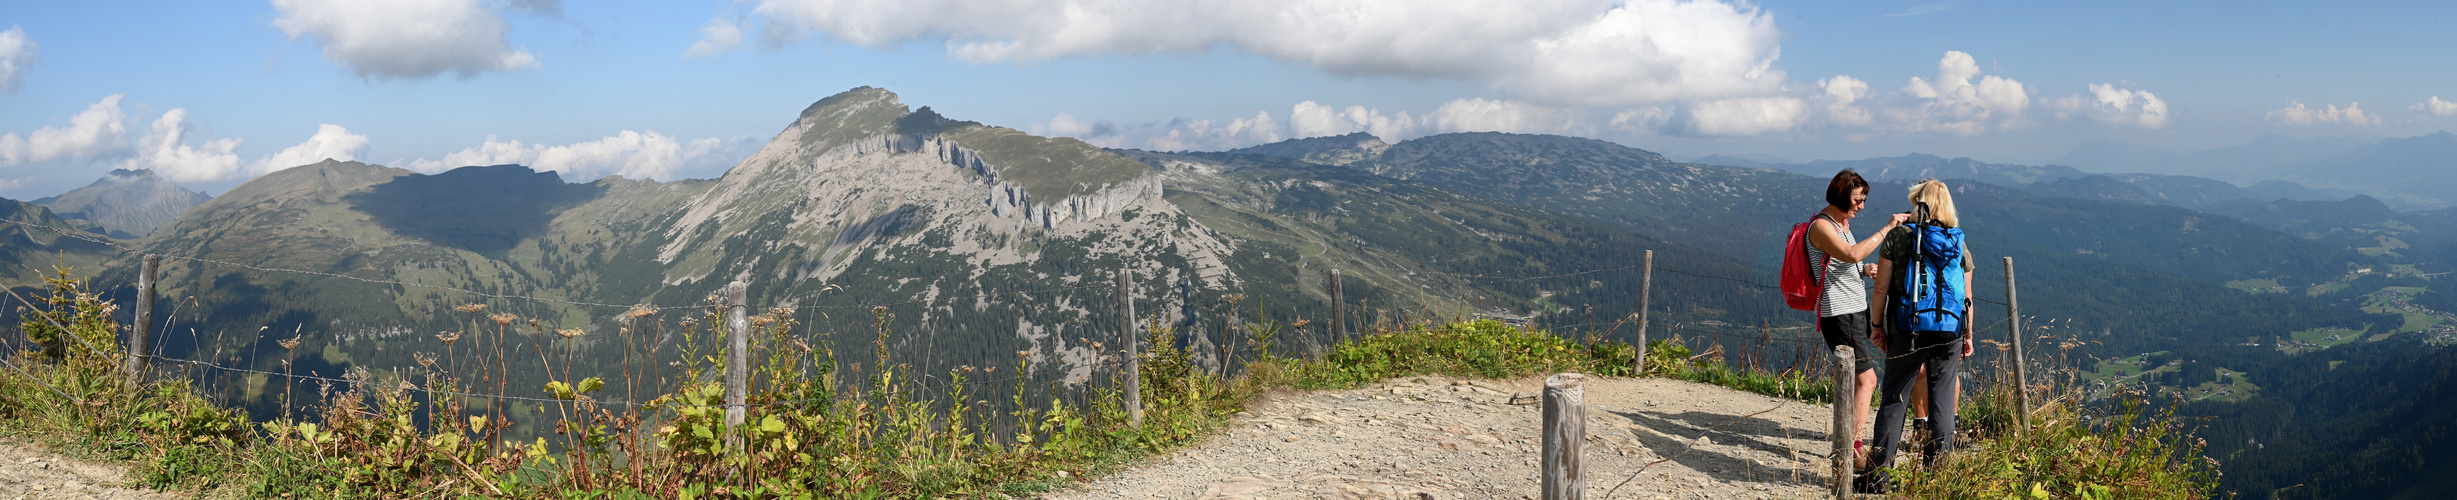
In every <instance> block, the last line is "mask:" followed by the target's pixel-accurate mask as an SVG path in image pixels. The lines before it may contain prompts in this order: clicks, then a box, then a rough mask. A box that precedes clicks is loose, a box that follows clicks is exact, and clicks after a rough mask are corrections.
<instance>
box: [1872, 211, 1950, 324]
mask: <svg viewBox="0 0 2457 500" xmlns="http://www.w3.org/2000/svg"><path fill="white" fill-rule="evenodd" d="M1904 229H1910V230H1911V238H1912V245H1911V259H1910V261H1909V262H1899V263H1896V265H1900V266H1904V269H1903V274H1902V277H1901V279H1900V280H1897V281H1896V282H1895V284H1894V289H1893V290H1889V291H1888V292H1887V297H1888V299H1889V300H1888V301H1889V302H1890V304H1888V307H1887V308H1886V311H1887V312H1888V313H1889V314H1888V315H1887V316H1888V318H1887V320H1888V321H1892V322H1893V323H1894V324H1897V325H1902V326H1901V328H1902V330H1903V331H1910V332H1947V333H1956V334H1959V333H1961V332H1962V322H1963V320H1964V319H1965V318H1963V317H1962V312H1963V310H1964V307H1965V305H1964V304H1965V302H1964V299H1965V298H1966V297H1968V296H1969V293H1968V291H1969V290H1970V289H1969V288H1968V286H1967V284H1966V283H1963V279H1962V259H1963V255H1962V229H1960V228H1952V227H1945V226H1942V225H1938V224H1935V223H1934V222H1933V221H1931V222H1920V223H1911V224H1905V225H1904Z"/></svg>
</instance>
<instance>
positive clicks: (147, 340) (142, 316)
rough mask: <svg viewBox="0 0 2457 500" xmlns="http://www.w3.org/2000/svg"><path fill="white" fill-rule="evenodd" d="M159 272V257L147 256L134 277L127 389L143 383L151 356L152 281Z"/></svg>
mask: <svg viewBox="0 0 2457 500" xmlns="http://www.w3.org/2000/svg"><path fill="white" fill-rule="evenodd" d="M161 272H162V256H160V255H153V254H146V255H145V265H144V266H143V267H142V268H140V269H139V272H138V273H137V303H136V325H133V326H135V328H131V329H129V331H128V363H127V365H126V367H125V370H126V371H127V372H128V386H130V387H135V386H136V385H137V384H141V383H144V382H145V365H146V364H147V363H148V362H149V361H151V360H150V359H149V358H147V356H149V355H151V354H153V333H154V278H155V276H156V275H158V274H160V273H161Z"/></svg>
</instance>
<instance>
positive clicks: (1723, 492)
mask: <svg viewBox="0 0 2457 500" xmlns="http://www.w3.org/2000/svg"><path fill="white" fill-rule="evenodd" d="M1419 380H1421V381H1422V382H1419ZM1542 384H1543V379H1542V378H1527V379H1519V380H1499V381H1495V380H1456V379H1450V378H1444V377H1431V376H1428V377H1411V378H1407V379H1401V380H1394V381H1389V382H1385V383H1382V384H1377V385H1374V386H1372V387H1367V388H1363V389H1356V390H1346V391H1314V392H1304V393H1283V394H1274V395H1271V396H1269V397H1266V398H1265V399H1264V401H1262V402H1260V403H1258V404H1256V405H1255V406H1254V408H1253V409H1251V410H1250V411H1249V412H1247V413H1243V414H1240V415H1239V416H1238V418H1237V419H1236V421H1235V422H1234V423H1233V424H1231V426H1230V429H1229V430H1228V431H1227V432H1225V433H1223V434H1222V435H1219V436H1217V437H1214V438H1212V439H1211V440H1210V441H1208V442H1205V443H1202V444H1199V445H1196V446H1194V447H1191V448H1188V449H1184V450H1180V451H1178V452H1176V453H1172V454H1169V455H1166V456H1161V457H1155V458H1153V459H1150V460H1147V461H1145V462H1143V463H1140V464H1135V465H1133V466H1132V467H1131V468H1130V470H1128V471H1125V472H1121V473H1118V474H1115V475H1112V476H1109V477H1104V478H1100V479H1098V480H1094V481H1091V482H1088V483H1084V484H1082V485H1079V487H1077V488H1074V489H1072V490H1069V491H1060V492H1056V493H1052V494H1049V495H1046V496H1045V497H1044V498H1050V499H1068V500H1072V499H1121V498H1134V499H1142V498H1173V499H1174V498H1197V499H1298V498H1304V499H1316V498H1321V499H1418V498H1440V499H1449V498H1466V499H1485V498H1494V499H1515V498H1534V497H1535V495H1536V494H1537V493H1538V491H1537V490H1538V488H1539V483H1538V481H1539V480H1538V478H1537V472H1538V471H1537V469H1538V467H1537V463H1538V460H1539V459H1538V452H1539V450H1540V448H1541V447H1542V446H1543V440H1542V437H1541V435H1540V434H1539V432H1540V431H1541V429H1542V426H1543V423H1542V422H1540V421H1539V420H1538V413H1539V411H1540V410H1539V407H1540V405H1539V404H1515V405H1514V404H1511V402H1512V399H1513V395H1520V396H1521V397H1520V398H1519V402H1521V403H1527V402H1530V401H1533V400H1534V399H1535V398H1534V397H1533V396H1534V395H1536V394H1539V393H1540V389H1541V388H1542ZM1586 398H1587V435H1588V441H1587V444H1586V455H1585V458H1586V474H1587V490H1588V492H1587V498H1591V499H1598V500H1603V499H1604V498H1605V493H1606V492H1607V491H1609V490H1611V489H1612V488H1613V486H1614V485H1615V484H1619V483H1621V482H1622V481H1623V480H1625V479H1631V477H1632V476H1633V475H1634V474H1635V475H1636V479H1634V480H1630V481H1629V482H1628V484H1626V485H1623V486H1621V489H1620V491H1619V492H1617V493H1613V494H1612V498H1617V499H1618V498H1630V499H1657V498H1664V499H1686V498H1808V497H1815V496H1819V494H1820V493H1821V492H1822V491H1823V489H1822V488H1823V485H1824V484H1826V483H1825V480H1826V475H1825V473H1824V472H1823V471H1824V470H1825V469H1824V468H1823V465H1824V464H1826V463H1827V462H1826V453H1827V452H1826V450H1827V449H1828V445H1827V444H1826V441H1825V439H1826V431H1825V429H1826V428H1827V426H1828V425H1829V424H1828V422H1829V421H1830V420H1829V419H1830V418H1831V417H1829V415H1832V413H1830V411H1829V410H1828V409H1827V407H1826V406H1823V405H1814V404H1808V403H1802V402H1799V401H1790V400H1781V399H1775V398H1770V397H1767V396H1761V395H1756V394H1750V393H1746V392H1740V391H1735V390H1731V389H1725V388H1722V387H1716V386H1711V385H1705V384H1698V383H1693V382H1685V381H1678V380H1668V379H1657V378H1648V379H1622V378H1589V379H1588V380H1587V383H1586ZM1760 412H1763V413H1760ZM1751 414H1756V415H1755V416H1748V415H1751ZM1666 458H1669V459H1670V460H1663V459H1666ZM1658 460H1663V461H1662V463H1658V464H1655V465H1653V466H1652V467H1646V468H1645V469H1644V472H1643V473H1641V472H1640V468H1641V467H1642V466H1644V465H1646V464H1647V463H1649V462H1656V461H1658Z"/></svg>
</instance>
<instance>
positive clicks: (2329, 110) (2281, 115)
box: [2265, 100, 2380, 125]
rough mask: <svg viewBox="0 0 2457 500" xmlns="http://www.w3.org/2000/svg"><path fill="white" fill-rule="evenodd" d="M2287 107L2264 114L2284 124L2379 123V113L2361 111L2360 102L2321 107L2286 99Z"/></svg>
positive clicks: (2270, 119)
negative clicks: (2307, 105)
mask: <svg viewBox="0 0 2457 500" xmlns="http://www.w3.org/2000/svg"><path fill="white" fill-rule="evenodd" d="M2287 102H2288V104H2287V107H2285V108H2282V109H2279V110H2277V111H2271V112H2269V114H2268V115H2265V118H2267V119H2268V120H2269V121H2271V122H2275V123H2281V124H2286V125H2338V124H2345V125H2379V124H2380V115H2375V114H2371V113H2365V112H2363V107H2362V103H2358V102H2348V103H2346V107H2344V108H2340V107H2337V106H2336V105H2328V106H2327V107H2324V108H2321V109H2312V108H2309V107H2305V106H2304V105H2303V102H2302V101H2293V100H2290V101H2287Z"/></svg>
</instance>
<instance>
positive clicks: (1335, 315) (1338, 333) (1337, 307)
mask: <svg viewBox="0 0 2457 500" xmlns="http://www.w3.org/2000/svg"><path fill="white" fill-rule="evenodd" d="M1330 288H1331V343H1332V344H1334V345H1336V344H1339V343H1340V342H1341V341H1345V340H1348V299H1347V298H1346V297H1342V296H1341V295H1342V294H1341V292H1342V290H1341V288H1342V287H1341V286H1340V284H1339V269H1338V268H1332V269H1331V286H1330Z"/></svg>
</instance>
